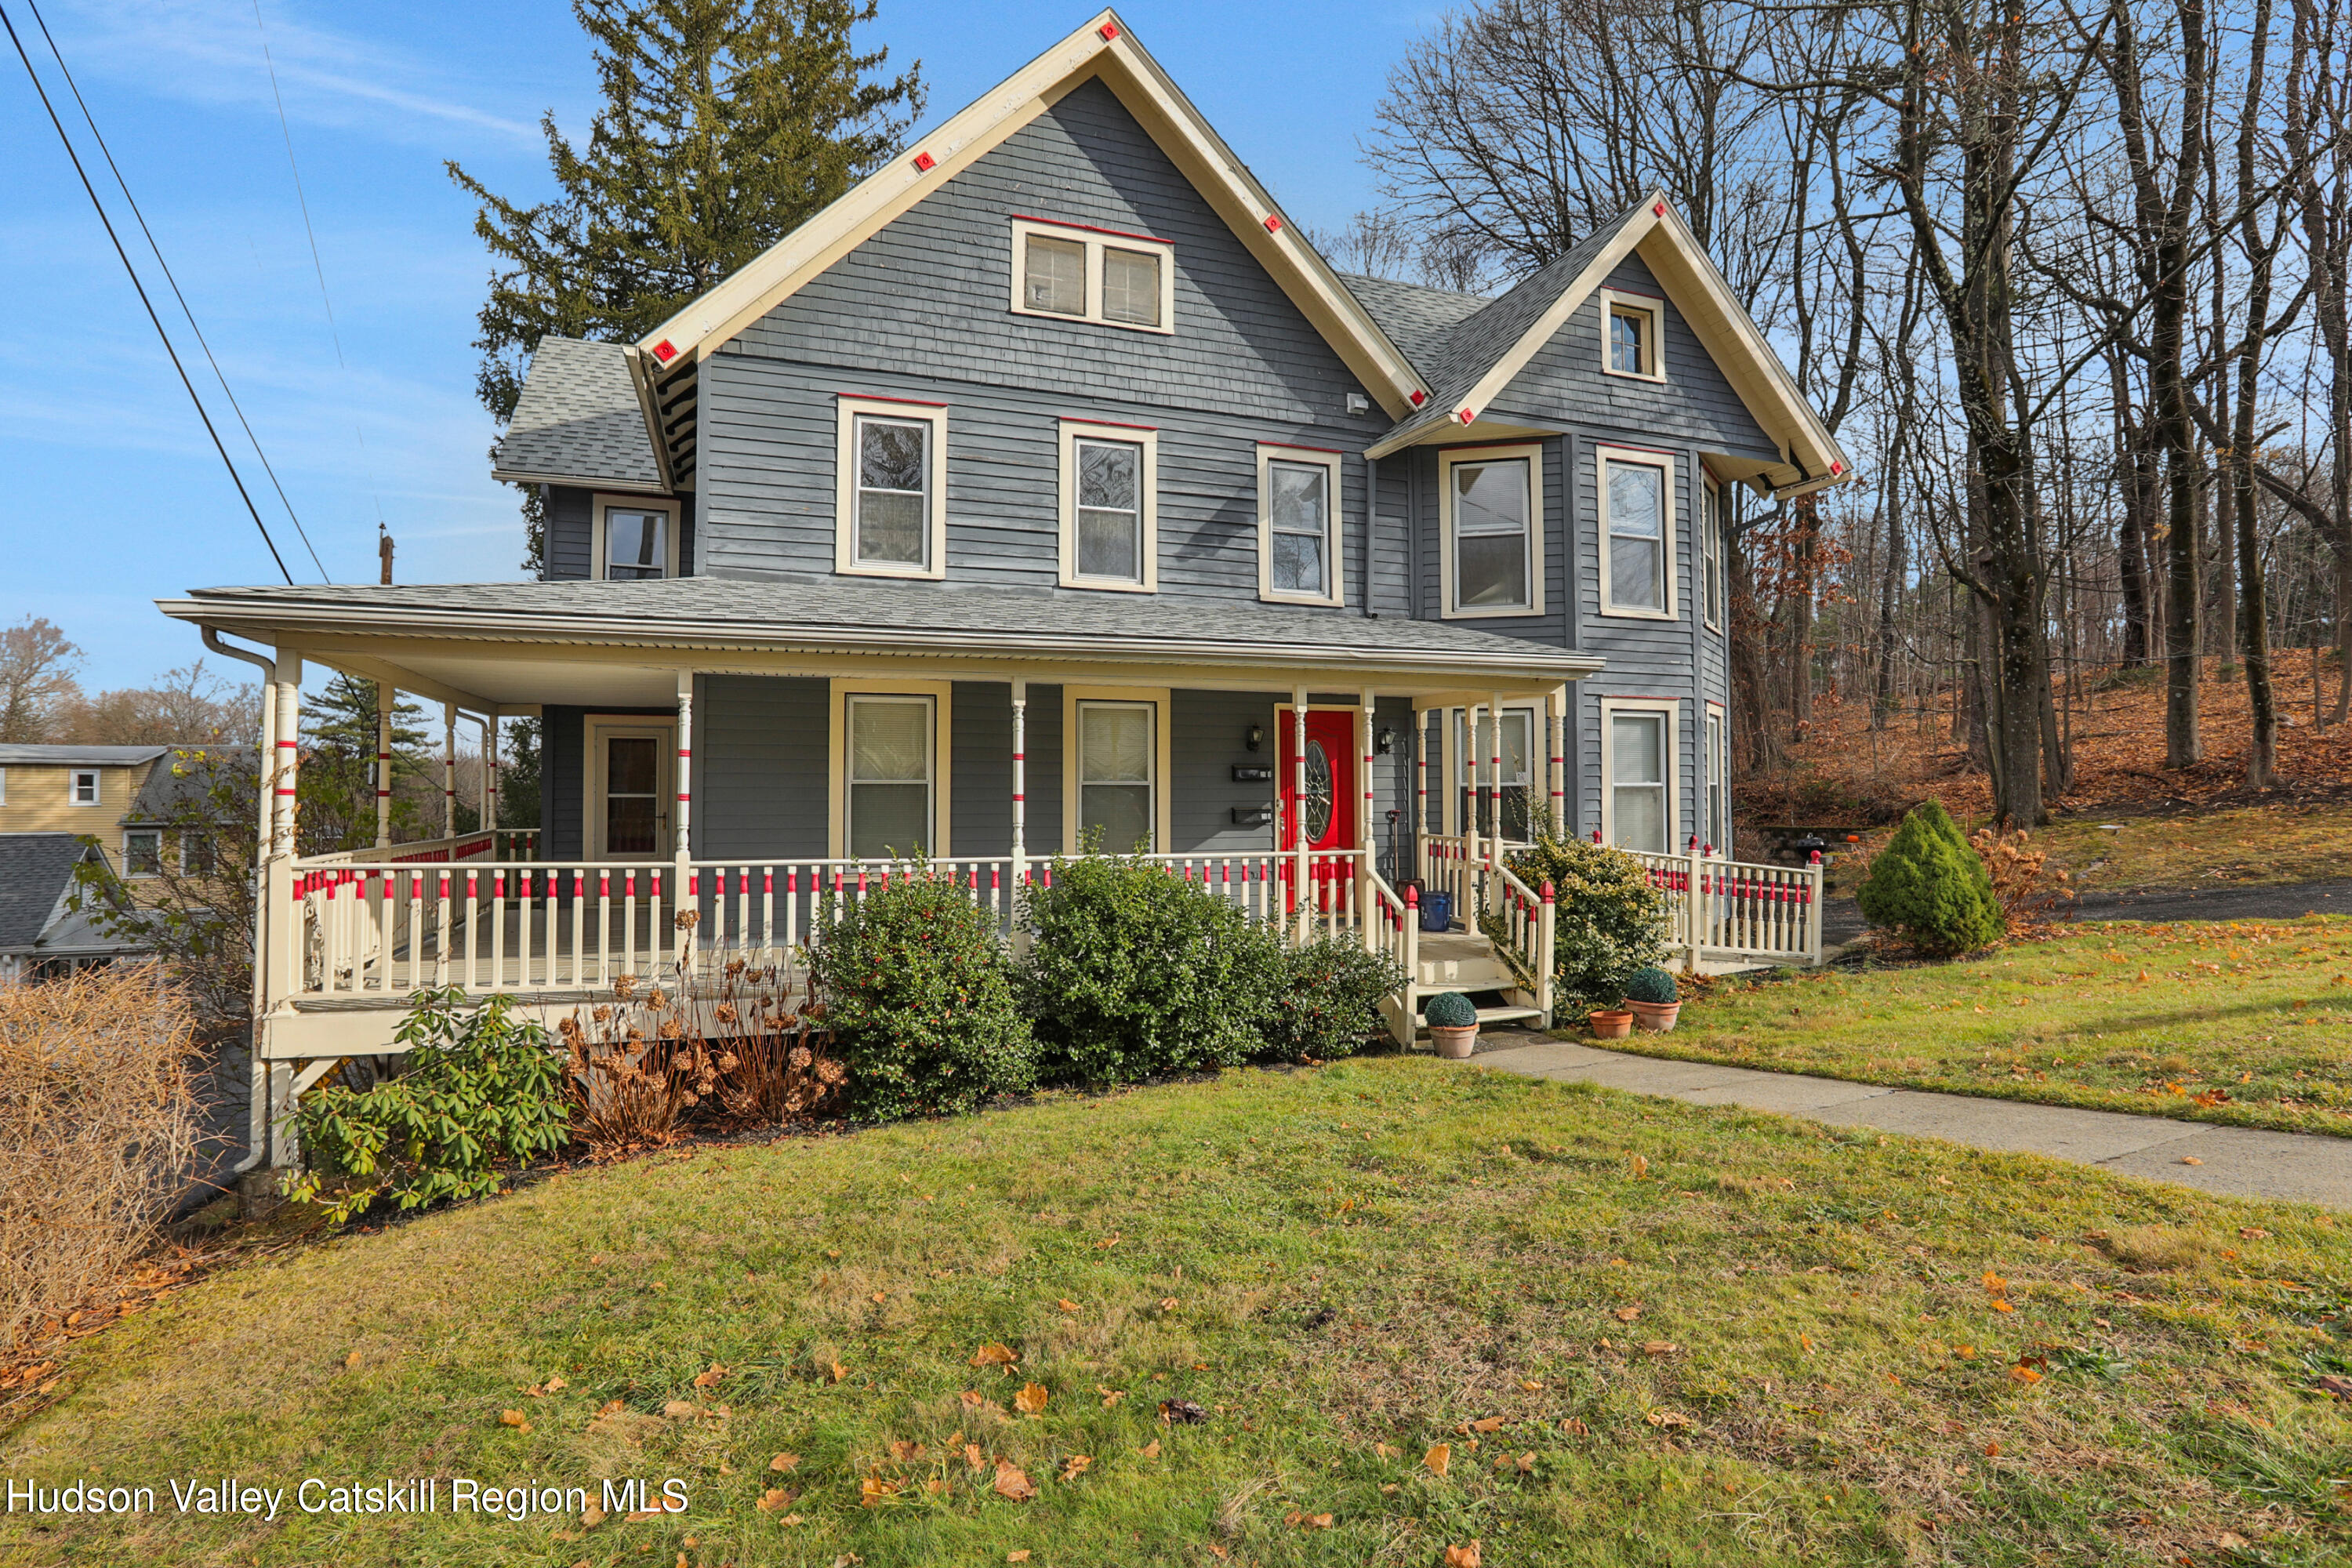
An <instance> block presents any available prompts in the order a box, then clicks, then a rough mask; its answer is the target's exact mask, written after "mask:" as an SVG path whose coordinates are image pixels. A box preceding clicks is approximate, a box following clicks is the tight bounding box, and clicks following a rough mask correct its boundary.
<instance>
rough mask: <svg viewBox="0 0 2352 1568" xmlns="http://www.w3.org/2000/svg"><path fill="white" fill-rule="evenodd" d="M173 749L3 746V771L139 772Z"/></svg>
mask: <svg viewBox="0 0 2352 1568" xmlns="http://www.w3.org/2000/svg"><path fill="white" fill-rule="evenodd" d="M171 749H172V748H171V747H169V746H34V745H23V744H17V743H14V742H12V743H10V744H7V745H0V768H7V767H18V768H36V767H45V768H135V767H137V766H138V765H139V764H140V763H152V762H153V761H154V760H155V759H156V758H157V757H160V756H162V755H163V753H164V752H168V751H170V750H171Z"/></svg>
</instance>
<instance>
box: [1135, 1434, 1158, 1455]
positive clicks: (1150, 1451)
mask: <svg viewBox="0 0 2352 1568" xmlns="http://www.w3.org/2000/svg"><path fill="white" fill-rule="evenodd" d="M1136 1451H1137V1452H1138V1453H1139V1454H1141V1455H1142V1456H1143V1457H1144V1458H1147V1459H1156V1458H1159V1457H1160V1439H1159V1438H1157V1437H1154V1438H1153V1439H1151V1441H1150V1442H1149V1443H1146V1444H1145V1445H1144V1446H1143V1447H1141V1448H1139V1449H1138V1450H1136Z"/></svg>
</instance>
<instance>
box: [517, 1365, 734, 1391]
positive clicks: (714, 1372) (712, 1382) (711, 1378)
mask: <svg viewBox="0 0 2352 1568" xmlns="http://www.w3.org/2000/svg"><path fill="white" fill-rule="evenodd" d="M726 1375H727V1369H726V1368H725V1367H723V1366H721V1365H720V1364H719V1363H717V1362H715V1361H714V1362H712V1363H710V1367H709V1371H707V1372H698V1373H695V1374H694V1386H695V1387H697V1388H716V1387H718V1386H719V1379H720V1378H722V1377H725V1376H726ZM549 1386H550V1387H552V1388H561V1387H562V1386H563V1384H562V1383H561V1382H554V1383H551V1384H549Z"/></svg>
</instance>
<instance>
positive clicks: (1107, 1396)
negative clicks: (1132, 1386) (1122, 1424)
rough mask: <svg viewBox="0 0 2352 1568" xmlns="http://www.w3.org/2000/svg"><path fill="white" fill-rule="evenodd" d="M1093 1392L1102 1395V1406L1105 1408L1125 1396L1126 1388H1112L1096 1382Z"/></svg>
mask: <svg viewBox="0 0 2352 1568" xmlns="http://www.w3.org/2000/svg"><path fill="white" fill-rule="evenodd" d="M1095 1392H1096V1393H1097V1394H1101V1395H1102V1402H1103V1408H1104V1409H1106V1410H1108V1409H1109V1408H1110V1407H1111V1406H1112V1405H1117V1404H1118V1402H1119V1401H1120V1400H1122V1399H1125V1398H1126V1397H1127V1390H1125V1389H1123V1388H1112V1387H1110V1386H1108V1384H1100V1383H1097V1384H1095Z"/></svg>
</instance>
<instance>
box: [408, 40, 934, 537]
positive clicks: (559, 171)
mask: <svg viewBox="0 0 2352 1568" xmlns="http://www.w3.org/2000/svg"><path fill="white" fill-rule="evenodd" d="M875 5H876V0H863V3H862V4H860V3H859V0H573V3H572V14H573V16H576V17H578V18H579V22H580V26H582V28H583V29H584V30H585V31H586V32H587V34H588V37H589V39H590V42H591V44H592V45H593V48H594V51H595V58H596V74H597V79H598V85H599V87H600V89H601V91H602V93H603V98H604V104H603V107H602V108H600V109H599V110H597V112H596V116H595V119H594V120H593V121H592V122H591V125H590V127H589V132H588V140H587V143H586V145H585V146H584V147H575V146H574V145H573V143H572V141H571V140H570V139H569V138H568V137H566V136H565V135H564V134H563V133H562V132H560V131H559V130H557V129H556V124H555V113H554V111H553V110H549V111H548V112H547V114H546V115H545V116H543V117H542V118H541V121H540V123H541V130H542V131H543V132H545V134H546V136H547V157H548V165H549V167H550V169H551V172H552V173H553V174H554V176H555V184H556V186H557V188H558V190H559V192H560V194H559V195H557V196H556V197H555V198H554V199H553V200H551V201H545V202H541V203H538V204H536V205H527V204H524V203H520V202H515V201H510V200H509V199H507V198H506V197H503V196H499V195H493V194H492V193H491V192H490V191H489V190H488V188H487V187H486V186H484V185H483V184H482V183H481V182H480V181H478V180H477V179H475V178H474V177H473V176H472V175H470V174H467V173H466V172H465V171H464V170H463V169H461V168H459V167H458V166H457V164H456V163H450V164H449V165H448V170H449V175H450V177H451V178H452V179H454V180H456V181H457V184H459V185H461V186H463V187H464V188H465V189H466V190H467V192H468V193H470V194H471V195H473V196H475V197H476V198H477V199H478V200H479V201H480V202H481V204H482V205H481V207H480V209H479V211H478V213H477V214H476V216H475V220H474V232H475V233H477V234H478V235H479V236H480V237H481V238H482V241H483V243H484V244H485V245H487V246H488V247H489V250H490V254H491V255H492V257H494V258H496V259H497V261H498V262H499V270H497V271H495V272H493V273H492V274H491V278H490V293H489V298H488V300H487V301H485V302H484V304H483V306H482V310H481V313H480V316H479V318H478V323H479V325H480V328H481V335H480V336H479V337H478V338H477V339H475V341H474V346H475V347H477V348H478V349H480V350H481V351H482V363H481V368H480V371H479V373H478V375H477V377H476V390H477V392H478V394H479V395H480V397H481V400H482V405H483V406H484V407H486V408H488V410H489V411H490V413H491V415H492V416H495V417H496V418H497V419H498V421H499V425H500V426H504V425H505V423H506V422H507V420H508V419H509V418H510V417H511V416H513V414H514V406H515V399H516V398H517V397H518V396H519V395H520V393H521V391H522V378H523V374H524V370H525V368H526V366H527V364H528V362H529V360H530V355H531V353H533V352H534V351H536V350H537V349H538V347H539V342H540V340H541V338H543V337H545V336H547V335H548V334H550V333H554V334H557V335H559V336H563V337H575V338H613V339H635V338H638V337H642V336H643V335H644V334H645V333H646V331H650V330H651V329H652V328H654V327H656V326H658V325H659V324H660V323H661V322H662V321H664V320H666V319H667V317H668V316H669V315H670V313H671V312H672V311H674V310H677V308H678V307H679V306H681V305H683V304H684V303H686V302H687V301H688V300H691V299H692V298H694V297H695V296H696V295H698V294H699V293H701V292H702V291H703V290H704V289H709V287H710V286H711V285H712V284H714V283H717V282H718V281H719V279H722V278H724V277H726V276H727V275H728V274H729V273H730V272H732V271H734V270H735V269H736V268H739V267H740V266H742V265H743V264H744V263H745V262H747V261H750V260H751V258H753V257H755V256H757V255H759V254H760V252H761V251H762V250H765V249H766V248H767V247H769V246H771V245H772V244H774V243H775V242H776V241H777V240H778V239H780V238H782V237H783V236H784V235H786V234H787V233H789V232H791V231H792V230H793V228H794V227H796V226H799V225H800V223H801V222H802V221H803V220H804V219H805V218H807V217H808V216H810V215H812V214H813V213H814V212H816V211H817V210H818V209H819V208H820V207H823V206H824V205H825V204H827V203H828V202H831V201H832V200H833V199H834V198H835V197H836V196H838V195H841V194H842V193H843V192H844V191H845V190H847V189H848V188H849V187H850V185H851V184H854V183H856V181H857V180H859V179H861V178H863V177H864V176H865V175H866V174H869V173H871V172H872V171H873V170H874V169H876V168H877V167H878V166H879V165H880V164H881V163H884V162H885V161H886V160H887V159H888V158H889V157H890V156H891V155H892V153H895V152H896V151H897V149H898V142H899V138H900V137H901V136H902V135H903V134H904V133H905V132H906V129H907V127H908V124H910V123H911V122H912V121H913V119H914V117H915V116H916V115H918V114H919V113H921V112H922V106H923V89H922V84H921V81H920V79H919V73H920V69H921V62H919V61H918V62H917V63H916V65H915V66H914V67H913V68H909V69H908V70H907V71H906V72H905V73H903V74H901V75H899V76H898V77H895V78H887V79H886V78H882V77H880V76H877V74H875V73H877V71H878V70H879V68H881V66H882V65H883V63H884V61H885V59H886V58H887V55H888V51H887V49H875V50H872V51H870V52H867V53H864V54H860V53H859V52H857V50H856V48H855V47H853V46H852V44H851V41H850V32H851V29H852V28H854V27H855V26H856V25H857V24H859V23H861V22H867V21H871V20H872V19H873V17H874V15H875ZM523 516H524V520H525V523H526V526H527V529H528V532H529V557H528V559H526V560H525V561H524V563H523V564H524V566H525V567H526V568H529V569H531V570H534V571H535V570H537V569H538V567H539V564H540V563H541V558H542V556H543V553H544V551H545V542H546V535H545V518H544V516H543V515H542V512H541V499H540V492H539V490H538V489H537V487H535V486H527V487H525V488H524V501H523Z"/></svg>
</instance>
